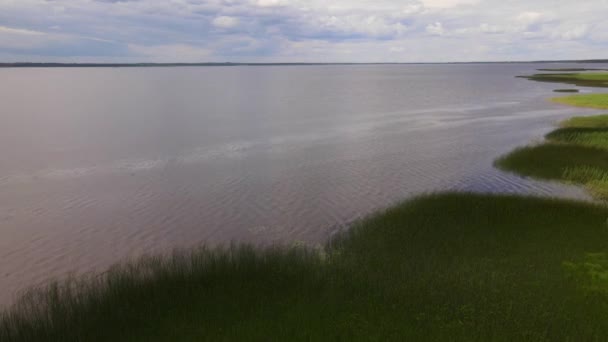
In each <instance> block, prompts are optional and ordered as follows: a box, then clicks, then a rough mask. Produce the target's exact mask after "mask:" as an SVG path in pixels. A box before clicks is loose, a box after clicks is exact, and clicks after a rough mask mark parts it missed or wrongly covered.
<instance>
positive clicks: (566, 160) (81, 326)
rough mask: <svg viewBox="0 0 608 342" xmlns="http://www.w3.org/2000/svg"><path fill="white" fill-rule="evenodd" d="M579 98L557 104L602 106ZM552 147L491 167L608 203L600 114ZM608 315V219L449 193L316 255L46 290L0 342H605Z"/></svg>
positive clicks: (30, 297) (243, 258)
mask: <svg viewBox="0 0 608 342" xmlns="http://www.w3.org/2000/svg"><path fill="white" fill-rule="evenodd" d="M585 75H590V74H585ZM585 77H587V76H585ZM602 77H603V76H602ZM571 79H575V80H576V82H582V81H585V82H591V83H593V84H596V86H604V85H603V84H604V83H602V82H604V81H599V80H592V79H584V80H583V79H577V78H576V77H574V78H571ZM591 83H588V84H591ZM586 84H587V83H586ZM583 96H584V97H585V98H580V97H576V98H577V99H576V100H564V101H563V102H562V103H569V102H570V103H577V104H581V103H584V101H591V102H592V103H595V104H597V103H600V102H601V103H603V102H602V101H604V100H603V98H600V97H592V98H589V97H587V95H583ZM568 98H575V97H568ZM607 105H608V102H607ZM546 138H547V142H546V143H544V144H541V145H537V146H529V147H524V148H521V149H518V150H516V151H514V152H513V153H511V154H509V155H507V156H505V157H503V158H500V159H499V160H498V161H497V162H496V165H497V166H498V167H500V168H502V169H505V170H508V171H512V172H517V173H518V174H522V175H526V176H532V177H537V178H542V179H553V180H560V181H566V182H571V183H576V184H582V185H585V186H586V187H587V188H588V189H589V190H591V191H592V193H593V194H594V195H596V196H597V197H598V198H602V199H608V115H604V116H595V117H578V118H573V119H570V120H567V121H565V122H564V123H562V127H561V128H559V129H557V130H555V131H554V132H552V133H550V134H548V135H547V137H546ZM607 317H608V207H607V206H605V205H604V204H592V203H582V202H576V201H568V200H557V199H546V198H532V197H525V196H514V195H484V194H471V193H444V194H434V195H427V196H423V197H419V198H415V199H412V200H409V201H406V202H404V203H403V204H401V205H397V206H395V207H393V208H391V209H388V210H386V211H385V212H382V213H378V214H376V215H374V216H372V217H370V218H368V219H366V220H364V221H362V222H360V223H358V224H356V225H355V226H354V227H352V228H351V229H350V230H349V231H348V232H345V233H343V234H342V235H340V236H339V237H337V238H334V239H332V241H330V242H329V243H328V245H327V246H326V247H325V248H323V249H310V248H305V247H275V248H265V249H262V248H254V247H249V246H232V247H229V248H223V249H221V248H220V249H214V250H209V249H199V250H195V251H183V252H175V253H174V254H172V255H167V256H158V257H148V258H143V259H141V260H139V261H135V262H129V263H124V264H121V265H117V266H115V267H113V268H112V269H110V270H109V271H108V272H106V273H104V274H103V275H99V276H89V277H82V278H77V279H72V280H67V281H62V282H58V283H53V284H50V285H48V286H47V287H44V288H39V289H35V290H32V291H31V292H30V293H29V294H27V295H26V296H24V297H23V298H22V299H21V300H20V301H19V302H17V304H15V305H14V306H13V307H12V308H10V309H9V310H7V311H5V312H4V313H2V314H0V341H2V342H5V341H6V342H22V341H28V342H29V341H49V342H53V341H61V342H71V341H74V342H76V341H78V342H80V341H87V342H89V341H91V342H95V341H119V342H120V341H404V340H412V341H426V340H432V341H603V340H606V337H607V336H608V319H606V318H607Z"/></svg>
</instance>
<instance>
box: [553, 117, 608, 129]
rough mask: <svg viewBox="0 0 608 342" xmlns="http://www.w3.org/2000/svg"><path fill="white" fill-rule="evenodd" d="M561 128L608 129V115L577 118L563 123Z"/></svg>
mask: <svg viewBox="0 0 608 342" xmlns="http://www.w3.org/2000/svg"><path fill="white" fill-rule="evenodd" d="M560 126H561V127H579V128H608V114H604V115H593V116H576V117H573V118H570V119H568V120H565V121H563V122H562V123H561V124H560Z"/></svg>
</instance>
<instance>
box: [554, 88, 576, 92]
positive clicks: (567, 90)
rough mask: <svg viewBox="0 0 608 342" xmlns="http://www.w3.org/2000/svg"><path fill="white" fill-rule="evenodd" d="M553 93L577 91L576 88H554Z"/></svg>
mask: <svg viewBox="0 0 608 342" xmlns="http://www.w3.org/2000/svg"><path fill="white" fill-rule="evenodd" d="M553 92H555V93H578V89H554V90H553Z"/></svg>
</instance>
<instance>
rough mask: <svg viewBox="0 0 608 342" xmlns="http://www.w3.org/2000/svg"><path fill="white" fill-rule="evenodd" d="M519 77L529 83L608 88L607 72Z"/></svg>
mask: <svg viewBox="0 0 608 342" xmlns="http://www.w3.org/2000/svg"><path fill="white" fill-rule="evenodd" d="M520 77H522V78H526V79H529V80H531V81H538V82H552V83H565V84H572V85H576V86H581V87H601V88H606V87H608V72H583V73H551V74H535V75H531V76H520Z"/></svg>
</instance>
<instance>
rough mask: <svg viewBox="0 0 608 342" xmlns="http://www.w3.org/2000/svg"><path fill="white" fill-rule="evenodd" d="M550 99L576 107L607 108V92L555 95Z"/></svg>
mask: <svg viewBox="0 0 608 342" xmlns="http://www.w3.org/2000/svg"><path fill="white" fill-rule="evenodd" d="M551 101H553V102H556V103H561V104H566V105H570V106H576V107H587V108H596V109H608V94H584V95H572V96H564V97H556V98H553V99H551Z"/></svg>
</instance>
